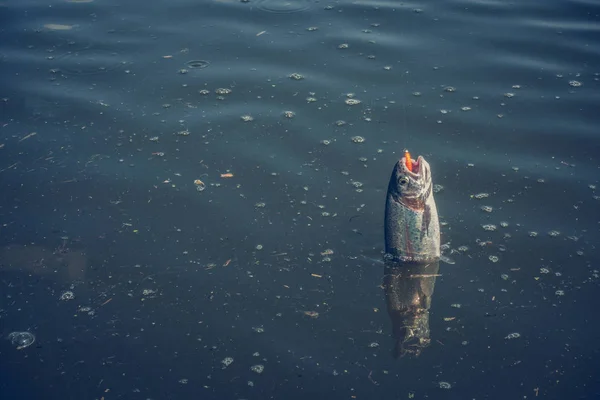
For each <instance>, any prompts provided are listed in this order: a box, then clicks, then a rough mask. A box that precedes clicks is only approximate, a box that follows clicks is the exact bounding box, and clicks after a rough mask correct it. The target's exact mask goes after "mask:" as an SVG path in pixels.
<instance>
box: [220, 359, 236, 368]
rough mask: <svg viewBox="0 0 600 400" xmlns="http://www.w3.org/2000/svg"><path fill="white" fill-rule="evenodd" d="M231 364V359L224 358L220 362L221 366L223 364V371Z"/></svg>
mask: <svg viewBox="0 0 600 400" xmlns="http://www.w3.org/2000/svg"><path fill="white" fill-rule="evenodd" d="M232 362H233V358H232V357H225V358H224V359H223V360H221V364H223V369H225V368H227V367H229V366H230V365H231V363H232Z"/></svg>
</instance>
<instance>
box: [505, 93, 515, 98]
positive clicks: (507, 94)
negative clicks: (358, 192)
mask: <svg viewBox="0 0 600 400" xmlns="http://www.w3.org/2000/svg"><path fill="white" fill-rule="evenodd" d="M504 97H506V98H508V99H510V98H513V97H515V94H514V93H504Z"/></svg>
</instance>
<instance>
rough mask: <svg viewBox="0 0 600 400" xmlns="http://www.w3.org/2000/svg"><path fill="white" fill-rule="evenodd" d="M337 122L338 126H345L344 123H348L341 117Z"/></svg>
mask: <svg viewBox="0 0 600 400" xmlns="http://www.w3.org/2000/svg"><path fill="white" fill-rule="evenodd" d="M335 124H336V125H337V126H344V125H346V124H347V122H346V121H344V120H341V119H340V120H338V121H335Z"/></svg>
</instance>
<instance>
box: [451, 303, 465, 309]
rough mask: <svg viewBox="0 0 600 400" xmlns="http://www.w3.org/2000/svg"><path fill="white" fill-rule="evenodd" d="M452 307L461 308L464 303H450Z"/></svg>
mask: <svg viewBox="0 0 600 400" xmlns="http://www.w3.org/2000/svg"><path fill="white" fill-rule="evenodd" d="M450 307H452V308H461V307H462V305H461V304H460V303H454V304H450Z"/></svg>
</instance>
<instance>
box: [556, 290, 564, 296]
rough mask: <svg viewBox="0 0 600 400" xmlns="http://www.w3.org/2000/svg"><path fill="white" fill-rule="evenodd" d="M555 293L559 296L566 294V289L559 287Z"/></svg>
mask: <svg viewBox="0 0 600 400" xmlns="http://www.w3.org/2000/svg"><path fill="white" fill-rule="evenodd" d="M554 294H555V295H557V296H564V295H565V291H564V290H560V289H559V290H557V291H556V292H554Z"/></svg>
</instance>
